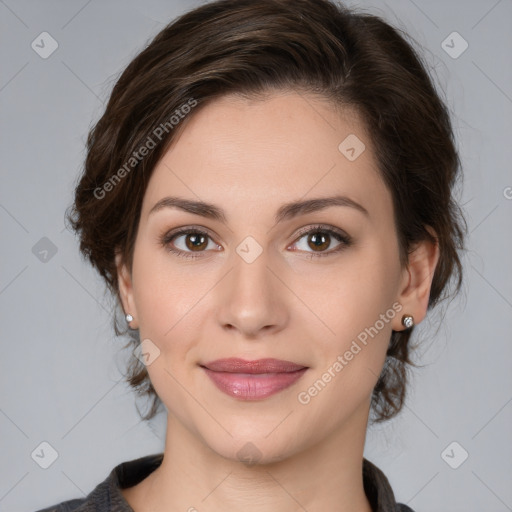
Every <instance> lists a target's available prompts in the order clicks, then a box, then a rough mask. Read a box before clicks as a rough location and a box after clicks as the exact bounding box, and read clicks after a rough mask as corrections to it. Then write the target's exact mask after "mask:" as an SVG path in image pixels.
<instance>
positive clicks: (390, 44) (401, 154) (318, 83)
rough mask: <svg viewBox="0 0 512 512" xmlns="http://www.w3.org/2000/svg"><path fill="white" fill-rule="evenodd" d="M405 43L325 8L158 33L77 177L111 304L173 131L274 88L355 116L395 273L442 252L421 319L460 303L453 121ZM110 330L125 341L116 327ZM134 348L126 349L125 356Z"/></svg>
mask: <svg viewBox="0 0 512 512" xmlns="http://www.w3.org/2000/svg"><path fill="white" fill-rule="evenodd" d="M406 39H407V36H406V35H405V34H402V33H400V32H399V31H398V30H397V29H394V28H392V27H391V26H390V25H388V24H387V23H386V22H384V21H383V20H382V19H380V18H379V17H376V16H373V15H369V14H362V13H357V12H355V11H353V10H348V9H346V8H344V7H342V6H339V5H335V4H334V3H332V2H329V1H327V0H258V1H257V2H254V1H253V0H220V1H214V2H211V3H207V4H205V5H203V6H201V7H199V8H196V9H194V10H192V11H190V12H188V13H185V14H184V15H182V16H181V17H179V18H177V19H176V20H175V21H173V22H172V23H170V24H169V25H167V26H166V27H165V28H164V29H163V30H162V31H161V32H160V33H158V34H157V35H156V37H155V38H154V39H153V40H152V41H151V43H150V44H149V45H148V46H147V47H146V48H145V49H144V50H143V51H142V52H141V53H140V54H138V55H137V56H136V57H135V58H134V59H133V61H132V62H131V63H130V64H129V65H128V67H127V68H126V69H125V70H124V72H123V73H122V75H121V76H120V78H119V79H118V81H117V83H116V84H115V86H114V88H113V91H112V94H111V96H110V99H109V101H108V104H107V107H106V109H105V112H104V114H103V115H102V117H101V118H100V119H99V121H98V122H97V123H96V125H95V126H94V127H93V128H92V129H91V131H90V133H89V136H88V140H87V156H86V160H85V168H84V172H83V175H82V176H81V178H80V181H79V184H78V186H77V188H76V195H75V202H74V205H73V208H72V210H71V211H70V213H69V215H68V218H69V219H70V221H71V225H72V228H73V229H74V230H75V231H76V232H77V233H79V236H80V250H81V251H82V253H83V254H84V255H85V256H86V257H87V258H88V259H89V260H90V262H91V263H92V264H93V266H94V267H95V268H96V269H97V270H98V271H99V273H100V274H101V276H102V277H103V278H104V279H105V281H106V283H107V285H108V287H109V289H110V290H111V292H113V294H114V297H115V298H116V300H118V298H119V296H118V293H119V292H118V282H117V274H116V266H115V254H116V252H117V251H119V252H121V254H122V255H123V257H124V259H125V261H126V262H127V264H128V266H129V267H130V268H131V262H132V254H133V247H134V241H135V236H136V232H137V227H138V222H139V216H140V210H141V205H142V199H143V196H144V193H145V190H146V185H147V183H148V180H149V178H150V176H151V172H152V170H153V169H154V167H155V165H156V163H157V162H158V160H159V159H160V158H161V156H162V155H163V154H164V153H165V151H166V148H168V147H169V144H170V142H171V141H172V140H173V138H174V137H175V134H176V132H177V131H178V130H179V129H183V127H184V126H186V121H187V119H184V120H183V121H181V119H182V118H183V117H186V113H187V108H186V105H189V106H190V108H189V109H188V110H192V107H193V106H194V105H195V104H197V105H199V106H197V107H195V108H196V109H198V108H200V107H201V105H205V104H206V103H207V102H210V101H212V100H214V99H215V98H218V97H219V96H222V95H225V94H228V93H236V94H242V95H247V96H250V95H259V94H264V93H266V92H269V91H272V90H275V89H282V90H296V91H299V90H300V91H304V92H308V93H311V94H315V95H319V96H321V97H323V98H326V99H328V100H330V101H331V102H332V103H333V104H334V105H337V106H341V107H343V106H351V107H354V108H355V109H356V111H357V112H358V113H359V115H360V116H361V118H362V120H363V122H364V123H365V125H366V127H367V129H368V131H369V133H370V136H371V139H372V143H373V147H374V148H375V152H376V156H377V160H378V164H379V170H380V172H381V175H382V178H383V180H384V182H385V184H386V186H387V187H388V188H389V190H390V191H391V194H392V198H393V204H394V215H395V223H396V227H397V232H398V238H399V245H400V261H401V264H402V265H406V264H407V260H408V253H409V251H410V249H411V247H412V245H413V244H414V243H415V242H418V241H421V240H425V239H426V240H430V241H432V242H437V243H438V244H439V249H440V259H439V262H438V264H437V267H436V269H435V273H434V277H433V281H432V287H431V291H430V298H429V308H432V307H433V306H434V305H435V304H437V303H438V302H439V301H440V300H442V299H444V298H446V297H447V296H448V294H447V292H446V291H447V289H448V284H449V282H450V280H451V279H452V278H455V293H458V291H459V289H460V287H461V283H462V264H461V261H460V259H459V255H458V250H462V249H463V248H464V247H463V242H464V237H465V235H466V233H467V226H466V222H465V219H464V216H463V214H462V211H461V209H460V207H459V206H458V204H457V203H456V201H455V200H454V199H453V195H452V190H453V188H454V185H455V183H456V178H457V177H458V176H460V172H459V169H460V162H459V157H458V154H457V151H456V149H455V144H454V138H453V133H452V128H451V123H450V119H449V114H448V111H447V108H446V106H445V104H444V103H443V101H442V100H441V99H440V97H439V96H438V94H437V92H436V90H435V86H434V84H433V82H432V80H431V78H430V76H429V74H428V72H427V71H426V69H425V66H424V65H423V64H422V61H421V59H420V57H419V56H418V55H417V53H416V51H415V50H414V49H413V47H412V45H411V44H410V43H408V42H407V40H406ZM194 102H195V103H194ZM191 115H193V112H192V113H191ZM173 119H174V120H173ZM178 123H179V124H178ZM176 125H177V128H176V129H174V128H175V127H176ZM158 127H160V130H158ZM163 131H165V134H163ZM156 134H159V136H157V135H156ZM162 135H163V136H162ZM150 139H151V141H152V144H151V149H150V151H149V152H145V156H144V158H140V159H139V158H138V157H137V158H135V157H134V156H133V155H134V154H137V155H138V152H139V151H140V152H142V150H141V149H140V148H142V147H144V146H146V147H148V148H149V147H150V144H149V140H150ZM130 158H135V160H130ZM127 162H130V163H129V164H128V165H127ZM122 169H124V171H122ZM427 226H430V227H432V228H433V230H434V231H435V233H436V237H435V238H434V237H432V235H431V234H430V233H429V232H428V230H427V229H426V228H427ZM114 328H115V332H116V334H117V335H119V334H121V333H122V331H121V330H120V329H119V325H118V323H117V321H116V319H115V318H114ZM412 330H413V329H408V330H405V331H400V332H396V331H393V332H392V336H391V339H390V344H389V348H388V351H387V359H386V364H385V365H384V368H383V370H382V373H381V375H380V377H379V380H378V382H377V384H376V386H375V388H374V390H373V396H372V411H373V412H374V413H375V419H374V421H376V422H379V421H383V420H385V419H389V418H392V417H393V416H395V415H396V414H397V413H398V412H399V411H400V409H401V408H402V406H403V402H404V399H405V389H406V381H407V374H406V365H407V364H413V363H412V362H411V361H410V359H409V351H410V347H409V339H410V336H411V332H412ZM138 343H139V339H138V336H136V335H135V336H132V339H131V340H130V342H129V344H131V345H132V346H133V347H135V346H136V345H137V344H138ZM126 378H127V381H128V382H129V383H130V385H131V386H133V387H134V388H135V389H137V391H138V393H139V395H144V394H146V395H149V396H150V397H151V396H152V397H153V403H152V407H151V410H150V412H149V413H148V414H147V415H146V416H144V418H143V419H150V418H152V417H153V416H154V415H155V413H156V409H157V405H159V404H161V401H160V399H159V397H158V396H157V395H156V392H155V390H154V388H153V386H152V384H151V382H150V380H149V376H148V373H147V371H146V368H145V366H144V365H143V364H142V363H141V362H140V361H139V360H138V359H137V358H135V357H133V358H132V360H131V363H130V366H129V368H128V373H127V375H126Z"/></svg>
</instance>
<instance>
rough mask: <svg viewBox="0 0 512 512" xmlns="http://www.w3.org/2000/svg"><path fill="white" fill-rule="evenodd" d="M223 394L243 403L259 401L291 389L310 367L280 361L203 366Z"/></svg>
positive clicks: (234, 361)
mask: <svg viewBox="0 0 512 512" xmlns="http://www.w3.org/2000/svg"><path fill="white" fill-rule="evenodd" d="M201 367H202V368H203V370H204V371H205V372H206V374H207V375H208V377H210V379H212V381H213V383H214V384H215V385H216V386H217V388H218V389H220V390H221V391H222V392H224V393H226V394H227V395H229V396H232V397H234V398H240V399H242V400H259V399H261V398H266V397H268V396H271V395H273V394H275V393H278V392H279V391H282V390H283V389H286V388H288V387H289V386H291V385H292V384H293V383H294V382H296V381H297V380H298V379H300V378H301V377H302V375H303V374H304V372H305V371H306V370H307V367H305V366H302V365H298V364H295V363H292V362H290V361H282V360H280V359H258V360H255V361H245V360H244V359H238V358H230V359H218V360H216V361H211V362H209V363H206V364H204V365H201Z"/></svg>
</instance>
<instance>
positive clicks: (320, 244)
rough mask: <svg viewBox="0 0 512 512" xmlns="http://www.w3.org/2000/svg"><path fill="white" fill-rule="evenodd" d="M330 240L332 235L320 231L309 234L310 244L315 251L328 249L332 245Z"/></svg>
mask: <svg viewBox="0 0 512 512" xmlns="http://www.w3.org/2000/svg"><path fill="white" fill-rule="evenodd" d="M319 233H320V234H319ZM330 241H331V237H330V235H329V234H327V233H322V232H320V231H317V232H316V233H313V234H309V235H308V245H309V247H311V249H313V250H314V251H317V250H318V251H323V250H324V249H327V248H328V247H329V245H330Z"/></svg>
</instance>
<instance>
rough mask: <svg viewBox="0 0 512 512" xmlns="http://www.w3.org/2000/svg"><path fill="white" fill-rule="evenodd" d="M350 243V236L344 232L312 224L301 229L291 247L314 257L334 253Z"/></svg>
mask: <svg viewBox="0 0 512 512" xmlns="http://www.w3.org/2000/svg"><path fill="white" fill-rule="evenodd" d="M350 245H352V238H351V237H350V236H348V235H347V234H345V233H344V232H342V231H340V232H338V231H337V230H336V231H335V230H334V229H331V228H327V227H323V226H314V227H313V228H309V229H307V230H303V231H302V232H301V233H300V236H299V238H298V239H297V241H296V242H295V243H294V244H293V247H295V248H296V249H297V250H299V251H301V252H306V253H309V255H310V256H311V257H315V256H330V255H334V254H336V253H339V252H340V251H342V250H343V249H346V248H347V247H349V246H350Z"/></svg>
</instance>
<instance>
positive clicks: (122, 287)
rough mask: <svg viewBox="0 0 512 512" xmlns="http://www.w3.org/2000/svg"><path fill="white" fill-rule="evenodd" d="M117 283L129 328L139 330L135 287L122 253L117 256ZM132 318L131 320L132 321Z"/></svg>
mask: <svg viewBox="0 0 512 512" xmlns="http://www.w3.org/2000/svg"><path fill="white" fill-rule="evenodd" d="M115 261H116V268H117V281H118V287H119V297H120V299H121V304H122V306H123V310H124V312H125V315H126V320H127V322H128V324H129V327H130V328H132V329H137V328H138V326H137V311H136V308H135V301H134V297H133V286H132V277H131V272H130V270H129V269H128V266H127V265H126V263H125V262H124V261H123V258H122V255H121V254H120V253H117V254H116V260H115ZM130 317H131V319H130Z"/></svg>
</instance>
